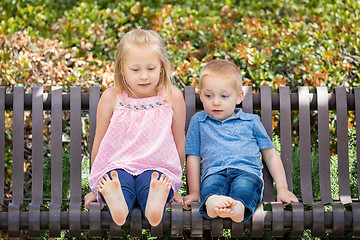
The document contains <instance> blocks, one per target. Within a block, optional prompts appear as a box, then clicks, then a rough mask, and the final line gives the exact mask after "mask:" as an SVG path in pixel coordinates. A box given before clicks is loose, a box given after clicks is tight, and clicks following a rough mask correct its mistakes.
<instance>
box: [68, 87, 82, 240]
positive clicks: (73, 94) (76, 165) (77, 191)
mask: <svg viewBox="0 0 360 240" xmlns="http://www.w3.org/2000/svg"><path fill="white" fill-rule="evenodd" d="M80 203H81V87H71V88H70V205H69V230H70V231H69V233H70V236H71V237H80V236H81V216H80V212H81V209H80Z"/></svg>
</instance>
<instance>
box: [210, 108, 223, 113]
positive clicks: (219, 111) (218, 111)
mask: <svg viewBox="0 0 360 240" xmlns="http://www.w3.org/2000/svg"><path fill="white" fill-rule="evenodd" d="M212 111H213V112H214V113H221V112H222V110H217V109H216V110H212Z"/></svg>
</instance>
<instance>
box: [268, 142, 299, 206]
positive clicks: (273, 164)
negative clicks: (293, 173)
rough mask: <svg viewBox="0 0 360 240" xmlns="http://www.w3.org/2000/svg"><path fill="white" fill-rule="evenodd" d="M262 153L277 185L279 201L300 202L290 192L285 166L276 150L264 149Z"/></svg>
mask: <svg viewBox="0 0 360 240" xmlns="http://www.w3.org/2000/svg"><path fill="white" fill-rule="evenodd" d="M261 153H262V156H263V159H264V161H265V163H266V166H267V167H268V169H269V171H270V174H271V176H272V178H273V179H274V181H275V183H276V190H277V201H278V202H284V203H291V202H298V201H299V200H298V199H297V197H296V196H295V195H294V194H293V193H292V192H290V191H289V190H288V185H287V181H286V175H285V170H284V166H283V164H282V162H281V159H280V157H279V154H278V153H277V152H276V150H275V148H268V149H262V150H261Z"/></svg>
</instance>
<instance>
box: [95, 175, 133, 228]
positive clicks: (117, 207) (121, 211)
mask: <svg viewBox="0 0 360 240" xmlns="http://www.w3.org/2000/svg"><path fill="white" fill-rule="evenodd" d="M110 175H111V178H112V180H111V179H110V178H109V175H108V174H105V175H104V177H102V178H101V179H100V181H99V183H98V185H97V186H96V189H97V190H98V191H99V192H100V193H101V194H102V195H103V197H104V198H105V201H106V204H107V205H108V207H109V209H110V213H111V217H112V219H113V220H114V222H115V223H116V224H117V225H119V226H122V225H124V223H125V222H126V217H127V215H128V214H129V209H128V206H127V204H126V201H125V198H124V194H123V192H122V190H121V185H120V181H119V176H118V173H117V172H116V171H111V172H110Z"/></svg>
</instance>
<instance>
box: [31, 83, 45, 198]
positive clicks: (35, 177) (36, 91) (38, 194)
mask: <svg viewBox="0 0 360 240" xmlns="http://www.w3.org/2000/svg"><path fill="white" fill-rule="evenodd" d="M42 93H43V88H42V87H34V88H33V96H32V97H33V101H32V103H33V107H32V108H33V109H32V195H31V199H32V201H31V202H32V203H34V204H42V202H43V131H44V129H43V95H42Z"/></svg>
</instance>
